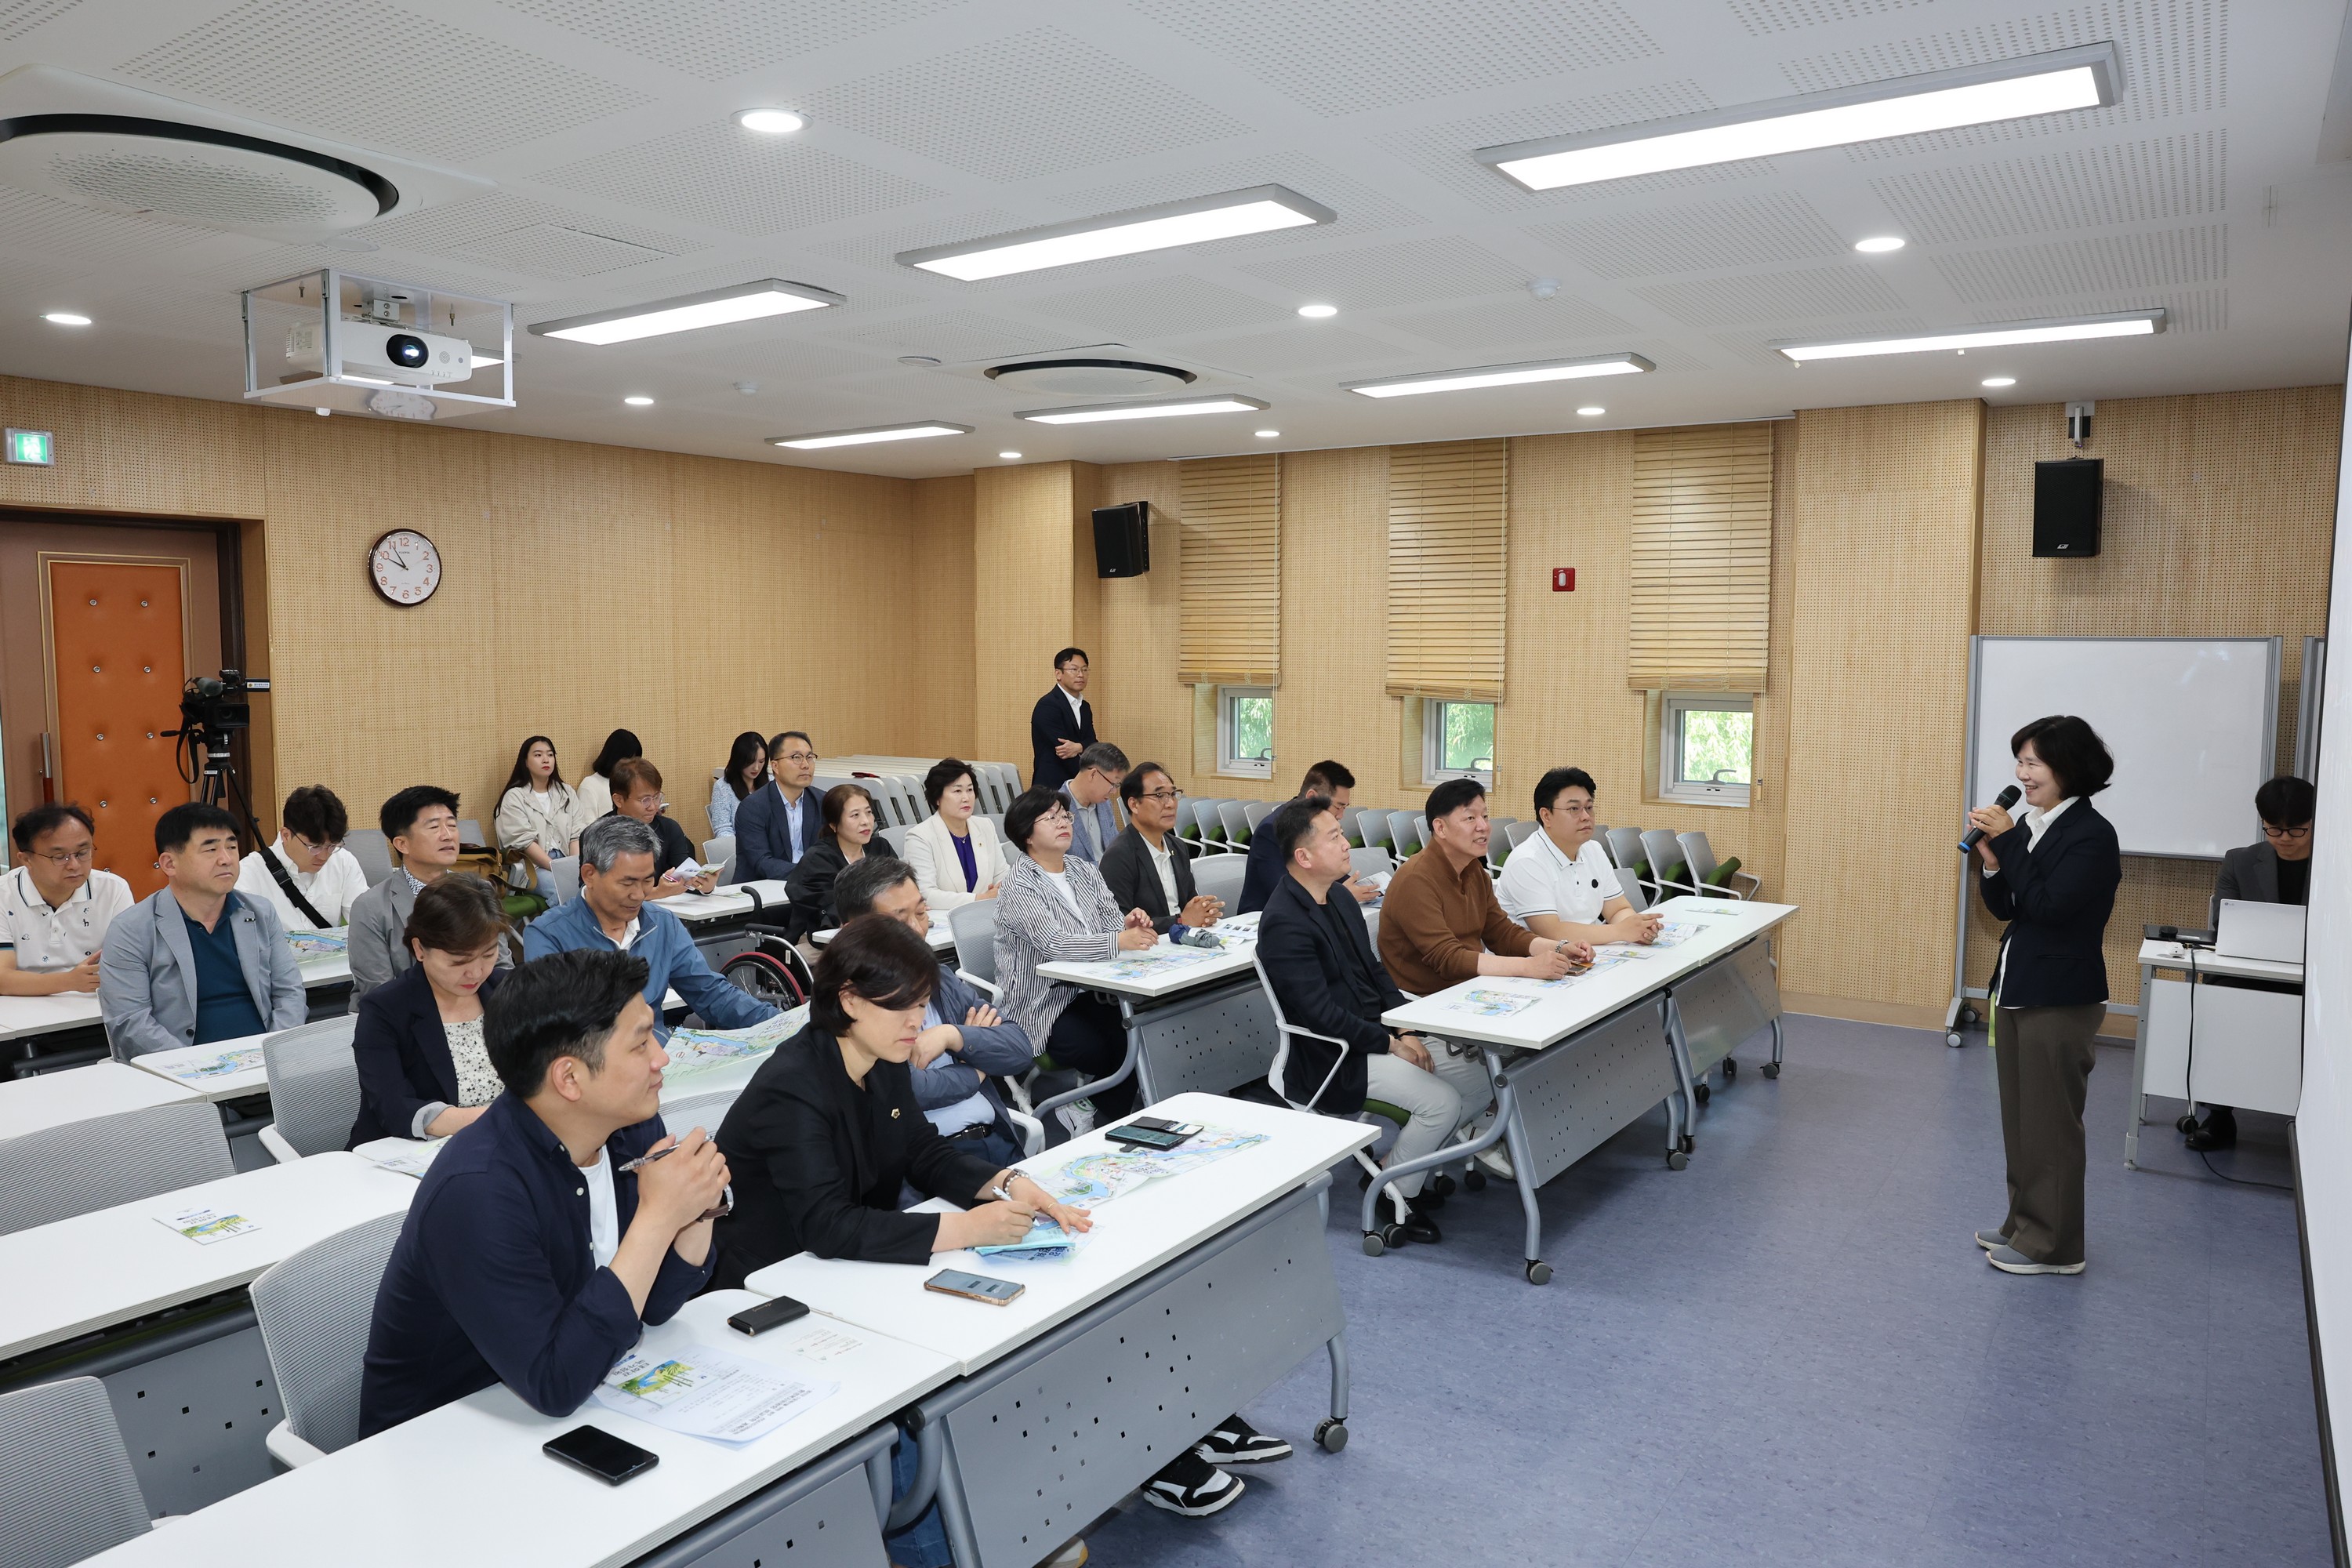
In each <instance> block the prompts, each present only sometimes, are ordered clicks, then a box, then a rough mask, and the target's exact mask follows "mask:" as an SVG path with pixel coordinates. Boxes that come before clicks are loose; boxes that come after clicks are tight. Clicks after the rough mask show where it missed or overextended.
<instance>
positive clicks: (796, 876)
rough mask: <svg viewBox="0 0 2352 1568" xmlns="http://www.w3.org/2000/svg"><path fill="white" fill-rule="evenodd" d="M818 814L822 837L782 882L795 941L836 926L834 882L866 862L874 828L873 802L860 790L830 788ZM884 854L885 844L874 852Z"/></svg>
mask: <svg viewBox="0 0 2352 1568" xmlns="http://www.w3.org/2000/svg"><path fill="white" fill-rule="evenodd" d="M822 809H823V815H824V832H823V833H822V834H820V835H818V837H817V840H816V842H815V843H814V844H812V845H810V846H809V847H808V848H807V849H806V850H804V851H803V852H802V855H801V858H800V859H799V861H798V862H797V863H796V864H795V865H794V866H793V874H792V875H791V876H790V877H788V878H786V879H785V880H784V891H785V892H786V893H787V894H789V895H790V896H791V898H792V900H793V913H792V921H791V927H792V933H793V938H794V940H796V941H797V940H802V939H805V938H806V937H807V936H808V934H809V933H810V932H811V931H830V930H832V929H833V928H834V927H835V926H837V925H839V924H840V923H841V920H840V917H839V916H838V915H836V914H835V912H834V907H833V884H834V879H835V878H837V877H839V876H840V875H841V874H842V872H844V871H845V870H847V869H848V868H850V867H852V866H855V865H856V864H857V863H858V862H859V861H860V860H863V859H865V858H866V850H867V847H869V846H870V845H872V844H873V842H874V833H875V829H876V827H877V818H876V817H875V816H874V797H873V796H872V795H868V794H867V793H866V786H865V785H863V784H835V785H834V786H833V787H832V788H831V789H829V790H827V791H825V792H824V806H823V808H822ZM889 849H890V845H889V841H888V840H887V839H885V840H884V841H883V843H882V846H881V848H880V849H879V850H878V851H877V853H880V854H888V853H889Z"/></svg>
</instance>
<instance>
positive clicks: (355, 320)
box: [286, 316, 474, 382]
mask: <svg viewBox="0 0 2352 1568" xmlns="http://www.w3.org/2000/svg"><path fill="white" fill-rule="evenodd" d="M325 330H326V329H325V324H324V323H323V322H320V321H298V322H296V323H295V324H294V325H293V326H292V327H290V328H289V329H288V331H287V333H286V360H287V363H289V364H291V365H293V366H294V367H295V368H296V369H298V370H307V371H313V372H316V373H318V374H321V375H323V374H326V353H325V345H324V343H323V342H321V341H320V340H321V338H322V337H323V336H324V334H325ZM335 348H336V351H337V353H339V354H340V355H341V360H342V374H345V375H375V374H382V375H383V377H384V379H385V380H387V381H404V382H443V381H464V380H465V379H466V378H467V377H468V376H470V375H472V374H474V345H473V344H471V343H469V342H467V341H466V340H465V339H463V338H451V337H444V336H442V335H441V334H440V333H438V332H426V331H418V330H417V329H415V328H414V327H405V326H402V325H400V324H398V323H397V322H385V321H368V320H366V319H365V318H362V317H352V316H345V317H344V318H343V319H342V320H341V321H337V322H336V323H335Z"/></svg>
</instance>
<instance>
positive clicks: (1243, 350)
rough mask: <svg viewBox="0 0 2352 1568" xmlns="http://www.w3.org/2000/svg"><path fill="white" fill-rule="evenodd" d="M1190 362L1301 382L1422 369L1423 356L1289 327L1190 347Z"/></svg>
mask: <svg viewBox="0 0 2352 1568" xmlns="http://www.w3.org/2000/svg"><path fill="white" fill-rule="evenodd" d="M1185 353H1186V354H1187V356H1189V357H1192V358H1194V359H1197V360H1199V361H1200V362H1201V363H1203V364H1208V365H1213V366H1214V367H1216V368H1217V369H1220V370H1233V371H1240V372H1241V373H1243V374H1245V375H1271V376H1297V375H1300V374H1312V373H1315V372H1319V371H1331V370H1339V369H1342V368H1348V369H1355V368H1362V369H1364V370H1365V371H1366V374H1376V373H1377V372H1378V371H1380V370H1381V369H1382V368H1385V367H1388V366H1391V365H1397V364H1402V365H1405V366H1408V367H1411V368H1421V367H1422V366H1421V356H1420V355H1418V354H1416V353H1413V352H1412V350H1411V349H1401V348H1399V347H1397V346H1396V345H1395V344H1394V343H1385V342H1381V341H1380V340H1379V339H1378V338H1368V337H1366V336H1364V334H1363V333H1361V332H1351V331H1346V330H1345V329H1344V328H1339V327H1323V328H1319V329H1318V328H1312V327H1285V328H1284V329H1282V330H1281V331H1275V332H1256V333H1253V334H1251V335H1250V336H1247V337H1238V338H1221V339H1219V340H1217V341H1215V342H1205V343H1191V344H1188V345H1186V348H1185Z"/></svg>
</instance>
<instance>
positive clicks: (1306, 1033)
mask: <svg viewBox="0 0 2352 1568" xmlns="http://www.w3.org/2000/svg"><path fill="white" fill-rule="evenodd" d="M1282 1032H1283V1033H1284V1034H1286V1035H1297V1036H1299V1037H1301V1038H1304V1039H1309V1040H1321V1041H1322V1042H1323V1043H1324V1044H1326V1045H1332V1046H1338V1047H1339V1048H1340V1049H1341V1050H1345V1049H1347V1048H1348V1042H1347V1041H1345V1040H1343V1039H1341V1038H1339V1036H1337V1035H1318V1034H1317V1033H1316V1032H1315V1031H1314V1030H1312V1029H1302V1028H1300V1027H1299V1026H1297V1025H1296V1024H1285V1025H1284V1026H1282Z"/></svg>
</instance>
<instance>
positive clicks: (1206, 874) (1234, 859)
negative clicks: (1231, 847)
mask: <svg viewBox="0 0 2352 1568" xmlns="http://www.w3.org/2000/svg"><path fill="white" fill-rule="evenodd" d="M1248 876H1249V858H1248V857H1247V856H1245V855H1204V856H1202V858H1200V859H1198V860H1195V861H1193V862H1192V886H1193V888H1194V889H1195V890H1197V891H1199V892H1203V893H1206V894H1208V895H1209V896H1210V897H1211V898H1213V899H1223V900H1224V903H1225V908H1226V909H1227V910H1232V909H1234V908H1235V907H1236V906H1237V905H1239V904H1240V902H1241V900H1242V883H1243V881H1244V879H1247V877H1248Z"/></svg>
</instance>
